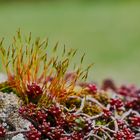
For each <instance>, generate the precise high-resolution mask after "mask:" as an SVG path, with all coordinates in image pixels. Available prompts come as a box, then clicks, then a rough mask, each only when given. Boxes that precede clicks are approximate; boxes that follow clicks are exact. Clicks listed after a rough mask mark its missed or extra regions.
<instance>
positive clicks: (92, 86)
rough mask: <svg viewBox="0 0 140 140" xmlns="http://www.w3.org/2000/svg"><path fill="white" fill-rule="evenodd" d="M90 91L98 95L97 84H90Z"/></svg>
mask: <svg viewBox="0 0 140 140" xmlns="http://www.w3.org/2000/svg"><path fill="white" fill-rule="evenodd" d="M87 87H88V90H89V91H90V92H92V93H96V92H97V86H96V85H95V84H88V86H87Z"/></svg>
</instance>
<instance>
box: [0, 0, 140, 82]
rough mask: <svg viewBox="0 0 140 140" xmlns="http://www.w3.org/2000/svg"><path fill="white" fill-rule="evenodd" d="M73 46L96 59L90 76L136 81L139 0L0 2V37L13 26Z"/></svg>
mask: <svg viewBox="0 0 140 140" xmlns="http://www.w3.org/2000/svg"><path fill="white" fill-rule="evenodd" d="M18 28H21V30H22V32H23V33H24V34H27V33H29V32H30V31H31V32H32V34H33V37H38V36H40V37H41V38H42V39H43V38H45V37H48V38H49V42H50V47H51V46H53V45H54V44H55V43H56V42H57V41H59V42H60V46H61V47H63V45H64V44H65V45H66V47H68V48H77V49H78V50H79V51H78V55H77V57H76V58H75V61H76V62H77V63H78V61H79V59H80V56H81V55H82V54H83V53H84V52H85V53H86V58H85V61H84V66H86V65H87V64H90V63H92V62H94V63H95V65H94V67H93V68H92V69H91V71H90V75H89V80H92V81H97V82H100V81H101V80H103V79H104V78H108V77H109V78H113V79H115V80H116V81H117V82H118V83H134V84H140V77H139V73H140V61H139V60H140V2H139V1H136V0H93V1H92V0H75V1H74V0H71V1H69V0H62V1H61V0H52V1H51V0H50V1H41V0H35V1H33V0H32V1H28V0H25V1H22V0H19V1H10V0H9V1H8V0H7V1H4V0H3V1H2V0H1V1H0V38H1V37H5V41H6V44H8V43H9V42H10V40H12V36H13V35H14V34H15V32H16V30H17V29H18Z"/></svg>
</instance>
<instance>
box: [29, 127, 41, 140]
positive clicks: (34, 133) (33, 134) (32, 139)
mask: <svg viewBox="0 0 140 140" xmlns="http://www.w3.org/2000/svg"><path fill="white" fill-rule="evenodd" d="M26 136H27V138H28V140H40V139H41V133H40V132H39V131H38V130H37V129H35V128H34V127H33V126H30V131H29V132H28V133H27V134H26Z"/></svg>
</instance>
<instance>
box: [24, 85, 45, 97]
mask: <svg viewBox="0 0 140 140" xmlns="http://www.w3.org/2000/svg"><path fill="white" fill-rule="evenodd" d="M27 93H28V95H29V96H31V97H32V98H36V97H37V96H39V95H41V94H42V93H43V91H42V89H41V87H40V86H39V85H38V84H36V83H32V84H28V85H27Z"/></svg>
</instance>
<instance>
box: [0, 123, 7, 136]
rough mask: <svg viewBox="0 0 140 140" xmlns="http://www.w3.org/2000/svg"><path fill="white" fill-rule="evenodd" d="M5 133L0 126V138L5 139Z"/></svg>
mask: <svg viewBox="0 0 140 140" xmlns="http://www.w3.org/2000/svg"><path fill="white" fill-rule="evenodd" d="M5 134H6V131H5V129H4V128H3V127H2V126H1V125H0V138H1V137H5Z"/></svg>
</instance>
